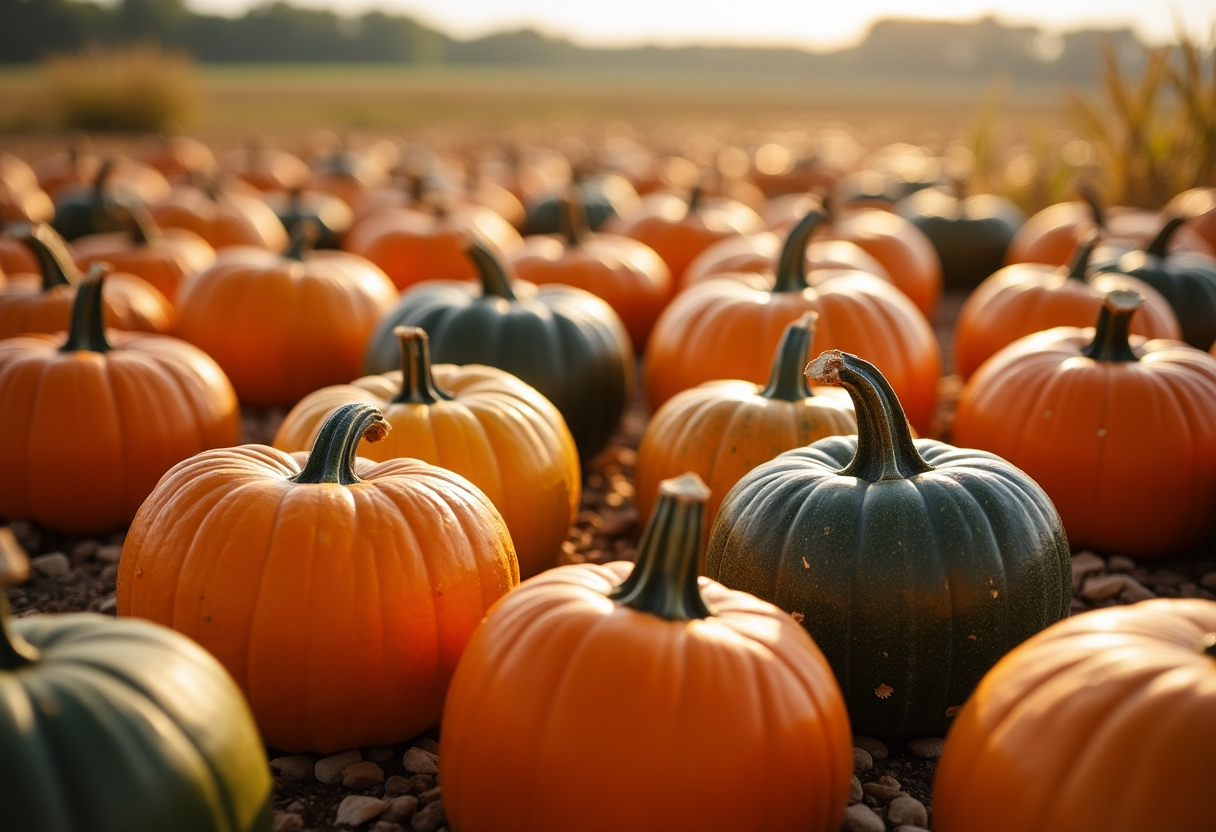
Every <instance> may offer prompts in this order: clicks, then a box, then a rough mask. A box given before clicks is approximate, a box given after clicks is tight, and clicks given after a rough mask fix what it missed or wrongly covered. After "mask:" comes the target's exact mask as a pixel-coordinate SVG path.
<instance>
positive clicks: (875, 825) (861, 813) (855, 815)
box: [840, 803, 887, 832]
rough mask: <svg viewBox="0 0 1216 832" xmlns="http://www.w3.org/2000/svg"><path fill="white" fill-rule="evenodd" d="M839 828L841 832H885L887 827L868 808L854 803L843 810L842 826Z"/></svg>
mask: <svg viewBox="0 0 1216 832" xmlns="http://www.w3.org/2000/svg"><path fill="white" fill-rule="evenodd" d="M840 828H841V830H842V832H886V830H887V825H886V824H885V823H883V822H882V818H880V817H879V816H878V815H877V814H876V813H875V812H874V810H873V809H871V808H870V807H869V806H865V805H863V804H861V803H855V804H854V805H852V806H850V807H849V808H847V809H845V810H844V824H843V825H842V826H841V827H840Z"/></svg>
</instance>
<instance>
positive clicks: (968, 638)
mask: <svg viewBox="0 0 1216 832" xmlns="http://www.w3.org/2000/svg"><path fill="white" fill-rule="evenodd" d="M992 591H993V592H996V590H995V589H994V590H992ZM992 597H993V598H995V597H996V596H995V595H994V596H992ZM967 641H979V639H977V638H976V637H975V633H972V634H971V635H969V636H967Z"/></svg>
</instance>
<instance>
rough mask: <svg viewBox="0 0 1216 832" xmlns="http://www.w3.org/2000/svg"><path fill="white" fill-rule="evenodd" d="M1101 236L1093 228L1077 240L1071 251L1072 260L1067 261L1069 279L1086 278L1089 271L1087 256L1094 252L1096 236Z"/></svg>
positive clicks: (1082, 279)
mask: <svg viewBox="0 0 1216 832" xmlns="http://www.w3.org/2000/svg"><path fill="white" fill-rule="evenodd" d="M1101 236H1102V235H1100V234H1099V233H1098V232H1097V231H1096V230H1094V231H1091V232H1090V233H1088V234H1086V235H1085V237H1084V238H1082V239H1081V240H1079V241H1078V242H1077V247H1076V248H1075V249H1073V252H1072V260H1071V261H1069V263H1068V278H1069V279H1070V280H1081V281H1084V280H1085V279H1086V273H1087V272H1088V271H1089V258H1090V256H1091V255H1092V254H1093V253H1094V248H1095V247H1096V246H1097V245H1098V238H1099V237H1101Z"/></svg>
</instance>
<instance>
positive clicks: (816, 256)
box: [683, 230, 891, 288]
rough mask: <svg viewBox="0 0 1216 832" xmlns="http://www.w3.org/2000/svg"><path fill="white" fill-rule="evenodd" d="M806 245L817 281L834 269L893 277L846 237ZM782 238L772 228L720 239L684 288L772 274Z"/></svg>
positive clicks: (687, 275) (696, 263)
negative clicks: (728, 278)
mask: <svg viewBox="0 0 1216 832" xmlns="http://www.w3.org/2000/svg"><path fill="white" fill-rule="evenodd" d="M823 233H824V232H823V231H822V230H821V231H820V232H819V234H817V235H816V238H815V239H812V240H811V243H810V245H808V246H807V247H806V268H807V276H808V278H809V279H811V280H817V279H818V278H819V277H820V276H824V275H825V274H831V273H832V271H833V270H839V269H845V270H848V271H858V272H866V273H867V274H872V275H874V276H875V277H880V278H882V279H883V280H886V281H888V282H890V281H891V276H890V275H889V274H888V273H887V270H886V269H885V268H883V266H882V264H881V263H879V262H878V260H876V259H875V258H874V257H872V256H871V255H869V254H867V253H866V251H865V249H863V248H861V246H859V245H857V244H856V243H850V242H848V241H847V240H823V239H819V236H820V235H822V234H823ZM783 242H784V240H783V238H782V237H781V236H779V235H777V234H775V233H773V232H771V231H761V232H759V233H757V234H748V235H747V236H744V237H729V238H727V239H725V240H719V241H718V242H716V243H714V244H713V245H712V246H710V247H709V248H707V249H705V251H703V252H701V253H700V254H698V255H697V259H695V260H693V261H692V263H691V264H690V265H689V266H688V270H687V271H685V272H684V281H683V287H685V288H686V287H688V286H692V285H693V284H694V283H704V282H705V281H706V280H713V279H714V278H716V277H720V276H723V275H731V274H749V273H751V274H772V273H773V271H774V270H775V269H776V266H777V259H778V257H779V255H780V254H781V246H782V243H783Z"/></svg>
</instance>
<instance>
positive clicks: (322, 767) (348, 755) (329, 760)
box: [313, 751, 363, 785]
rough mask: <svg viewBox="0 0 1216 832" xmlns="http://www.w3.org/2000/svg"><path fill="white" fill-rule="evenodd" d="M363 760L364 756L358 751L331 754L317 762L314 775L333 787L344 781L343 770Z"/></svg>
mask: <svg viewBox="0 0 1216 832" xmlns="http://www.w3.org/2000/svg"><path fill="white" fill-rule="evenodd" d="M362 760H363V755H362V754H360V753H359V752H358V751H343V752H342V753H341V754H331V755H330V756H328V757H322V758H321V759H319V760H317V764H316V766H315V767H314V768H313V775H314V776H315V777H316V778H317V779H318V780H320V781H321V782H322V783H329V784H331V785H332V784H334V783H340V782H341V781H342V770H343V769H345V768H346V767H347V766H353V765H354V764H355V763H358V762H361V761H362Z"/></svg>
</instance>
